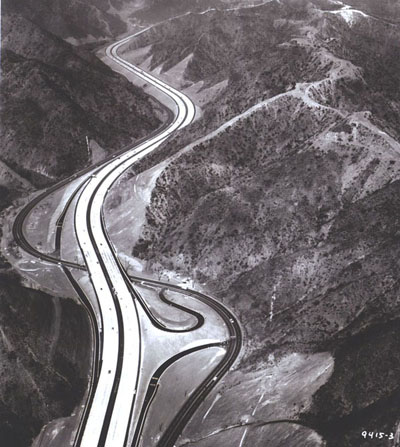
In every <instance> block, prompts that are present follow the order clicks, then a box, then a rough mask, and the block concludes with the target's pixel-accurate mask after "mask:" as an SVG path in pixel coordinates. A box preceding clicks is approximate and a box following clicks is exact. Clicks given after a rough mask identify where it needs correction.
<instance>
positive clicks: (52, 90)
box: [0, 14, 164, 184]
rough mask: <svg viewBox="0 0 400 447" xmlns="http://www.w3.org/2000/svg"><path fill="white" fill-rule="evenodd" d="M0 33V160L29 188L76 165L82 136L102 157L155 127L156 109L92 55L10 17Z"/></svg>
mask: <svg viewBox="0 0 400 447" xmlns="http://www.w3.org/2000/svg"><path fill="white" fill-rule="evenodd" d="M2 31H3V34H2V45H3V57H2V80H1V85H0V87H1V96H2V108H1V122H2V126H1V130H0V132H1V151H0V157H1V160H2V161H3V162H5V163H6V164H8V165H9V166H10V167H12V168H13V169H14V170H15V171H17V172H18V173H19V174H21V175H23V176H24V177H26V178H28V179H29V180H31V181H32V182H33V183H36V184H43V183H48V182H51V181H54V180H55V179H58V178H61V177H64V176H67V175H69V174H71V173H72V172H73V171H75V170H76V169H78V168H82V167H83V166H84V165H85V164H86V163H87V161H88V152H87V148H86V136H88V137H89V138H92V139H95V140H96V141H97V142H98V143H99V144H100V145H101V146H103V147H104V148H105V149H106V151H107V152H108V153H110V152H112V151H113V150H116V149H120V148H121V147H123V146H124V145H126V144H128V143H130V142H133V141H134V140H135V139H137V138H140V137H142V136H144V135H147V134H148V133H150V132H151V131H152V130H154V129H155V128H157V127H158V126H159V125H160V123H161V121H160V119H163V116H164V115H163V113H164V112H163V111H162V110H161V109H160V107H159V106H158V105H157V104H156V103H155V102H154V101H151V100H149V98H148V97H147V96H146V95H144V94H143V93H142V91H141V90H140V89H138V88H135V87H134V86H132V84H130V83H129V82H128V81H127V80H126V79H125V78H123V77H122V76H120V75H117V74H115V73H113V72H112V71H111V70H110V69H109V68H108V67H106V66H105V65H103V64H102V63H101V62H99V61H98V60H97V59H96V58H95V57H94V56H92V55H90V54H86V53H84V52H83V51H81V50H77V49H74V48H73V47H72V46H70V45H69V44H67V43H66V42H63V41H62V40H60V39H59V38H57V37H55V36H53V35H51V34H49V33H47V32H46V31H43V30H41V29H40V28H38V27H37V26H35V25H34V24H33V23H32V22H29V21H27V20H25V19H23V18H22V17H21V16H18V15H15V14H11V15H7V14H5V15H3V30H2Z"/></svg>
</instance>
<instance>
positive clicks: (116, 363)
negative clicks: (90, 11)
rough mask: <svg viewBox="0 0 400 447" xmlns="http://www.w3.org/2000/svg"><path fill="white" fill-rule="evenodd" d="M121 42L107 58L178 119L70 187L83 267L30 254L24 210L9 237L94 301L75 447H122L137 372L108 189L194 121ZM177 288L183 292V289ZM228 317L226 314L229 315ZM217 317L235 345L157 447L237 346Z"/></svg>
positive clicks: (131, 295)
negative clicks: (106, 207) (85, 284)
mask: <svg viewBox="0 0 400 447" xmlns="http://www.w3.org/2000/svg"><path fill="white" fill-rule="evenodd" d="M129 38H130V37H129ZM129 38H126V39H123V40H121V41H119V42H117V43H116V44H113V45H111V46H110V47H108V49H107V55H108V56H109V57H111V58H112V59H113V60H114V61H116V62H118V63H120V65H122V66H124V68H126V69H128V70H130V71H132V72H134V73H135V74H136V75H138V76H139V77H141V78H142V79H144V80H146V81H147V82H149V83H152V84H153V85H155V86H156V87H157V88H159V89H160V90H162V91H164V93H166V94H168V95H169V96H170V97H172V99H173V100H174V102H175V103H176V104H177V107H178V111H179V112H178V115H177V116H176V118H175V119H174V120H173V121H171V122H170V123H168V125H166V126H165V127H164V128H163V129H162V130H161V131H160V132H158V133H155V134H154V135H153V136H152V138H149V139H148V140H146V141H145V142H143V143H142V144H139V145H137V146H135V147H134V148H132V149H130V150H128V151H126V152H125V153H123V154H121V155H120V156H119V157H118V158H116V159H115V158H110V159H109V160H107V162H106V163H103V165H102V166H100V168H99V169H97V171H96V172H95V175H94V176H92V177H90V178H89V179H85V180H84V182H82V183H80V184H79V186H78V187H77V188H76V190H75V193H74V195H75V194H78V193H79V194H80V196H79V200H78V203H77V206H76V210H75V225H76V233H77V236H78V241H79V244H80V248H81V251H82V254H83V256H84V259H85V264H86V265H85V266H82V265H79V264H77V263H73V262H68V261H63V260H60V259H59V258H57V257H56V256H52V255H48V254H43V253H39V252H38V251H37V250H35V249H32V247H31V246H30V245H29V242H28V240H27V238H26V237H25V234H24V232H23V223H24V220H25V219H26V217H27V216H28V214H29V211H30V209H32V208H29V207H26V208H24V210H23V212H22V213H21V214H20V215H19V216H18V217H17V220H16V223H15V225H14V228H13V231H15V232H14V234H15V235H16V236H17V237H16V239H17V240H19V243H21V245H22V246H23V248H24V249H26V250H27V251H28V252H30V253H32V254H35V255H36V256H38V257H39V258H41V259H45V260H46V261H48V262H56V263H61V264H62V265H63V268H65V271H68V269H67V267H70V268H71V267H73V268H79V269H87V270H88V271H89V274H90V277H91V280H92V283H93V285H94V288H95V291H96V295H97V299H98V301H99V303H100V304H101V313H102V315H101V320H102V327H101V333H100V337H99V342H98V346H100V349H99V351H101V354H100V355H98V357H101V361H98V364H99V367H98V369H97V374H96V375H95V380H94V381H93V385H92V393H91V397H90V402H89V403H88V405H87V406H86V408H85V418H84V419H83V420H82V424H81V426H80V428H79V430H78V435H77V438H76V443H75V445H83V446H91V447H92V446H95V445H109V446H119V445H121V446H122V445H125V441H126V439H127V430H128V427H129V424H130V420H129V418H130V415H131V413H132V405H133V403H134V393H135V389H134V388H135V387H134V385H133V384H134V383H135V381H134V380H132V377H134V375H135V374H136V376H137V374H138V361H139V359H140V333H139V332H140V329H139V327H138V322H137V316H136V308H135V306H136V304H135V300H136V299H138V296H137V294H135V292H134V290H132V289H131V288H130V287H129V285H128V284H127V277H126V274H125V273H124V271H123V269H122V267H121V265H120V262H119V260H118V258H117V256H116V254H115V252H114V249H113V247H112V244H111V243H110V241H109V238H108V235H107V234H106V233H105V232H104V228H103V225H102V212H103V210H102V205H103V202H104V198H105V196H106V194H107V192H108V190H109V188H110V187H111V186H112V184H113V183H114V182H115V181H116V180H117V179H118V177H119V176H120V175H121V174H122V173H123V172H124V171H125V170H126V169H128V168H129V167H130V166H131V165H132V164H133V163H135V162H136V161H138V160H139V159H141V158H142V157H144V156H145V155H146V154H148V153H150V152H151V151H152V150H154V149H155V148H156V147H158V146H159V145H160V144H161V143H162V142H163V141H165V139H166V138H168V137H169V135H171V134H172V133H173V132H175V131H176V130H178V129H180V128H182V127H184V126H186V125H187V124H189V123H190V122H191V120H192V119H193V116H194V106H193V104H192V103H191V101H190V100H188V98H186V97H185V96H184V95H182V94H181V93H180V92H177V91H176V90H175V89H173V88H172V87H170V86H168V85H167V84H165V83H163V82H162V81H160V80H158V79H156V78H154V77H153V76H151V75H147V74H146V73H144V72H143V71H142V70H141V69H138V68H136V67H135V66H134V65H132V64H130V63H128V62H126V61H124V60H123V59H121V58H120V57H119V56H118V53H117V50H118V48H120V47H121V45H123V44H124V43H126V42H127V41H128V40H129ZM188 101H190V102H188ZM91 169H93V168H87V169H86V170H85V171H86V172H88V171H89V170H91ZM73 180H75V176H73V177H72V178H71V179H67V180H65V181H64V182H62V183H61V184H59V185H56V186H55V187H53V188H49V190H48V191H46V192H45V193H43V194H41V195H39V196H38V198H36V199H35V203H34V205H33V206H35V205H36V204H37V203H39V201H40V200H41V199H42V198H44V197H46V196H47V195H49V194H51V193H52V192H53V191H55V190H56V189H58V188H60V187H63V186H64V185H66V184H67V183H68V182H70V181H73ZM72 201H73V200H72V198H71V199H70V200H68V202H67V204H66V207H65V208H64V210H63V214H62V215H61V216H60V218H59V219H58V221H57V222H58V223H59V225H57V231H60V232H61V230H62V226H63V220H64V219H63V216H65V213H66V210H67V208H68V206H70V204H71V203H72ZM141 280H142V281H148V280H146V279H144V278H141ZM154 283H157V284H159V285H163V286H164V287H166V288H171V285H170V284H165V283H161V282H159V281H156V282H154ZM178 289H179V288H178V287H175V290H178ZM179 290H181V291H183V292H184V293H188V291H187V290H183V289H179ZM193 293H194V292H193ZM197 298H198V296H197ZM206 301H207V302H212V303H213V304H214V308H215V310H217V312H218V313H219V314H220V315H221V316H223V315H225V309H224V307H223V306H221V305H220V304H219V303H217V302H216V301H215V300H213V299H212V298H210V297H208V298H207V299H206V300H205V301H204V302H206ZM230 317H233V316H232V315H231V314H230ZM223 319H224V321H225V323H226V324H227V326H228V327H230V332H231V333H233V334H235V335H234V340H236V341H234V342H232V341H229V343H228V345H229V346H232V349H228V352H227V355H226V358H225V359H224V361H223V362H222V363H221V367H220V368H218V371H213V372H212V374H211V375H210V379H209V380H206V381H205V382H204V383H203V384H202V386H201V387H200V388H201V389H199V390H198V391H199V392H198V393H196V394H195V396H194V397H195V399H193V398H191V399H190V402H191V404H190V405H186V406H185V408H184V409H183V410H181V411H180V412H179V414H178V415H177V418H175V420H174V421H175V422H176V424H175V423H174V427H173V428H172V429H171V430H169V432H168V439H167V438H166V440H165V441H163V444H159V445H171V446H172V445H173V444H171V442H173V441H172V439H173V438H174V437H177V436H178V435H179V433H180V431H179V430H182V428H183V426H184V424H185V423H186V422H187V420H188V419H189V418H190V415H191V414H193V412H194V411H195V409H196V408H197V406H198V405H199V404H200V403H201V401H202V399H204V397H205V395H206V394H207V393H208V392H209V391H210V390H211V388H212V387H213V386H215V384H216V383H217V381H218V380H219V378H220V377H221V376H222V375H223V373H224V372H225V371H226V370H227V369H229V367H230V366H231V364H232V363H233V361H234V359H235V358H236V356H237V353H238V351H239V350H240V345H241V335H240V328H239V327H238V325H237V328H236V327H235V326H234V325H233V324H232V322H233V321H235V320H234V319H232V318H228V319H227V318H226V315H225V317H223ZM232 327H233V329H232ZM132 336H133V339H136V342H135V343H132V344H131V343H129V344H127V343H125V340H126V339H127V338H128V339H130V340H131V339H132ZM211 376H212V377H211ZM128 378H129V379H128ZM111 379H112V380H111ZM132 385H133V386H132ZM128 409H129V411H128ZM101 421H103V423H101ZM163 439H164V438H163Z"/></svg>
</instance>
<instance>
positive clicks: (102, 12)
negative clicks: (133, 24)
mask: <svg viewBox="0 0 400 447" xmlns="http://www.w3.org/2000/svg"><path fill="white" fill-rule="evenodd" d="M126 3H128V2H127V0H91V1H90V2H87V1H84V0H70V1H68V2H65V1H62V0H56V1H54V0H4V1H3V11H7V12H14V13H19V14H21V15H22V16H23V17H25V18H26V19H28V20H31V21H32V22H33V23H35V24H36V25H37V26H39V27H41V28H44V29H46V30H47V31H49V32H51V33H53V34H56V35H57V36H60V37H62V38H74V39H88V40H98V39H100V38H109V37H113V36H116V35H118V34H121V33H123V32H125V31H126V29H127V28H126V23H124V21H123V20H122V19H121V17H120V15H119V11H120V10H121V9H122V8H123V6H124V4H126Z"/></svg>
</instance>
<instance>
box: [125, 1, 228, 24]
mask: <svg viewBox="0 0 400 447" xmlns="http://www.w3.org/2000/svg"><path fill="white" fill-rule="evenodd" d="M225 6H226V5H225V4H224V3H223V1H221V0H206V1H204V0H149V1H146V2H145V4H144V6H143V7H142V8H140V10H139V11H137V12H135V13H134V14H133V17H135V18H136V19H138V20H139V21H144V22H149V23H157V22H161V21H163V20H166V19H168V18H170V17H175V16H179V15H182V14H185V13H187V12H189V11H191V12H201V11H206V10H207V9H210V8H217V7H219V8H222V7H225Z"/></svg>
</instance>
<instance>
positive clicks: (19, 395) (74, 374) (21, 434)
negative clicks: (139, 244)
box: [0, 266, 91, 447]
mask: <svg viewBox="0 0 400 447" xmlns="http://www.w3.org/2000/svg"><path fill="white" fill-rule="evenodd" d="M1 267H2V270H1V271H0V326H1V329H0V359H1V362H0V439H1V443H2V445H3V446H4V447H28V446H30V445H31V444H32V440H33V438H34V437H36V436H37V435H38V434H39V431H40V429H41V428H42V426H43V425H44V424H46V423H48V422H49V421H51V420H53V419H55V418H60V417H67V416H69V415H70V414H71V413H72V411H73V409H74V408H75V407H76V406H77V405H78V404H79V402H80V400H81V399H82V397H83V394H84V391H85V388H86V386H87V381H88V374H89V371H90V370H89V367H90V362H88V360H87V359H88V358H89V356H90V349H91V346H90V330H89V323H88V320H87V317H86V315H85V314H84V313H83V312H82V310H81V309H80V307H79V306H78V305H77V304H76V303H74V302H73V301H72V300H60V299H58V298H56V297H52V296H49V295H47V294H44V293H41V292H38V291H34V290H32V289H28V288H26V287H24V286H23V285H22V284H21V283H20V280H19V279H18V278H17V277H16V276H15V275H13V274H12V273H10V272H9V271H7V270H6V269H4V268H3V266H1Z"/></svg>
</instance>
